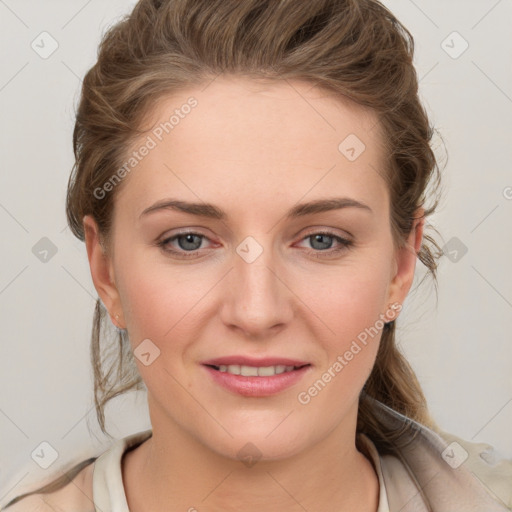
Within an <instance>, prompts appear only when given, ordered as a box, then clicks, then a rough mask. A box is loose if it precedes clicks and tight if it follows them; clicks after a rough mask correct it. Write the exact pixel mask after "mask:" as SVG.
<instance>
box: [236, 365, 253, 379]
mask: <svg viewBox="0 0 512 512" xmlns="http://www.w3.org/2000/svg"><path fill="white" fill-rule="evenodd" d="M230 368H231V367H230ZM240 375H243V376H244V377H257V376H258V367H257V366H244V365H242V366H240Z"/></svg>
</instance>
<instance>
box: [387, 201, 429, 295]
mask: <svg viewBox="0 0 512 512" xmlns="http://www.w3.org/2000/svg"><path fill="white" fill-rule="evenodd" d="M424 213H425V210H424V208H419V209H418V210H417V211H416V215H415V220H414V221H413V225H412V227H411V232H410V233H409V236H408V238H407V241H406V244H405V246H404V247H401V248H400V249H398V250H397V251H396V253H395V262H394V272H393V274H394V275H393V276H392V280H391V284H390V287H389V294H388V301H389V302H390V303H399V304H400V305H401V304H403V303H404V301H405V299H406V297H407V294H408V293H409V290H410V288H411V285H412V282H413V279H414V271H415V269H416V260H417V258H418V253H419V251H420V249H421V243H422V241H423V229H424V226H425V217H424Z"/></svg>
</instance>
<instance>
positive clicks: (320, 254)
mask: <svg viewBox="0 0 512 512" xmlns="http://www.w3.org/2000/svg"><path fill="white" fill-rule="evenodd" d="M187 235H197V236H199V237H201V238H206V239H208V237H207V236H206V235H202V234H201V233H196V232H195V231H184V232H182V233H178V234H176V235H173V236H171V237H168V238H165V239H163V240H161V241H159V242H157V245H158V246H159V247H160V248H161V249H162V250H163V251H165V252H167V253H170V254H172V255H175V256H177V257H179V258H182V259H187V258H194V257H196V258H197V257H198V256H197V252H198V251H200V249H196V250H195V251H183V250H180V251H177V250H176V249H169V248H167V247H166V246H167V244H169V243H170V242H173V241H174V240H176V239H178V238H180V237H182V236H187ZM315 235H324V236H328V237H330V238H333V239H335V240H336V241H338V243H340V244H341V246H340V247H338V248H337V249H324V250H319V249H317V250H315V249H311V250H309V251H307V252H308V253H309V254H310V255H311V256H313V257H315V258H319V259H320V258H322V259H325V258H328V257H330V256H334V255H337V254H339V253H341V252H343V251H346V250H347V249H349V248H350V247H351V246H352V245H353V242H352V241H351V240H348V239H346V238H342V237H340V236H339V235H336V234H334V233H332V232H330V231H315V232H313V233H309V234H308V235H306V236H305V237H303V238H302V239H301V241H302V240H306V239H308V238H311V237H313V236H315Z"/></svg>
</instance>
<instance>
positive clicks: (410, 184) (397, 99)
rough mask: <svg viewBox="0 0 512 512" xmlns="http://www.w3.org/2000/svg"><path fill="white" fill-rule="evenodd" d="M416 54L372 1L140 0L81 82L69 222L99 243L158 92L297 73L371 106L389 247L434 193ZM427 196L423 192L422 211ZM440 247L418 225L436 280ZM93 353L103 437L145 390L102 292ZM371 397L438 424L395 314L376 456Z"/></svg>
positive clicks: (388, 335) (362, 421)
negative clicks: (108, 408)
mask: <svg viewBox="0 0 512 512" xmlns="http://www.w3.org/2000/svg"><path fill="white" fill-rule="evenodd" d="M413 54H414V40H413V37H412V35H411V34H410V33H409V31H408V30H407V29H406V28H405V27H404V26H403V25H402V24H401V23H400V22H399V21H398V20H397V19H396V18H395V16H394V15H393V14H392V13H391V12H390V11H389V10H388V9H387V8H385V7H384V6H383V5H382V4H381V3H380V2H379V1H377V0H315V1H311V0H279V1H278V0H242V1H241V0H140V1H139V2H138V3H137V5H136V6H135V8H134V9H133V11H132V13H131V14H129V15H127V16H126V17H125V18H123V19H122V20H121V21H120V22H119V23H117V24H116V25H114V26H112V27H111V28H110V29H109V30H108V31H107V32H106V34H105V35H104V36H103V39H102V41H101V44H100V47H99V52H98V60H97V63H96V64H95V65H94V66H93V67H92V68H91V69H90V70H89V71H88V72H87V74H86V75H85V78H84V80H83V85H82V91H81V97H80V103H79V106H78V111H77V114H76V124H75V128H74V132H73V148H74V154H75V158H76V162H75V165H74V168H73V172H72V174H71V176H70V180H69V184H68V193H67V204H66V212H67V218H68V223H69V226H70V228H71V230H72V231H73V233H74V234H75V235H76V236H77V237H78V238H79V239H80V240H84V230H83V225H82V219H83V217H84V215H86V214H90V215H92V216H93V217H94V218H95V220H96V222H97V223H98V226H99V229H100V234H101V236H102V239H103V241H105V242H107V243H106V247H108V239H109V232H110V228H111V219H112V210H113V204H114V198H115V194H116V193H117V192H118V191H119V189H120V187H121V186H122V183H120V184H119V186H117V187H115V188H113V190H112V191H109V193H107V194H102V196H101V197H97V196H98V194H95V193H94V191H95V190H98V188H102V187H104V184H105V183H107V182H109V180H111V179H112V176H113V175H114V174H115V171H116V170H118V169H120V168H121V167H122V164H123V162H124V160H125V158H126V155H127V154H128V152H129V150H130V148H131V146H132V144H133V143H134V142H135V141H136V140H137V138H138V137H139V136H140V135H141V134H143V133H145V132H144V130H142V129H141V127H142V123H143V120H144V119H145V117H146V116H147V114H148V112H150V111H151V107H152V106H153V105H154V104H155V102H156V101H157V100H158V99H159V98H162V97H164V96H165V95H167V94H170V93H173V92H176V91H178V90H180V89H181V90H183V89H186V88H187V87H190V86H191V85H197V84H202V83H207V82H208V81H210V80H212V79H214V78H215V77H216V76H217V75H219V74H221V73H226V74H234V75H236V74H238V75H245V76H249V77H253V78H266V79H273V78H274V79H300V80H306V81H309V82H311V83H312V84H315V85H317V86H319V87H323V88H325V89H326V90H329V91H331V92H334V93H335V94H336V95H338V97H339V98H340V99H346V98H349V99H351V100H352V101H354V102H355V103H357V104H359V105H362V106H365V107H369V108H370V109H373V111H374V112H375V113H376V114H377V116H378V119H379V123H380V128H381V130H382V134H383V137H384V141H383V142H384V144H385V147H386V149H387V157H388V158H387V162H386V164H387V167H386V173H385V176H384V177H385V178H386V179H387V182H388V185H389V191H390V198H391V201H390V205H391V213H390V224H391V228H392V232H393V237H394V241H395V244H396V245H397V246H403V245H404V243H405V240H406V238H407V236H408V234H409V233H410V231H411V229H412V225H413V221H414V219H415V215H416V214H417V211H418V208H420V207H424V208H425V212H424V216H425V217H427V216H428V215H430V214H432V213H433V212H434V211H435V209H436V208H437V206H438V203H439V200H440V194H439V191H440V173H439V168H438V164H437V161H436V158H435V155H434V152H433V150H432V148H431V142H432V137H433V134H434V129H433V128H432V127H431V126H430V123H429V120H428V117H427V114H426V112H425V110H424V108H423V106H422V105H421V102H420V100H419V97H418V79H417V75H416V71H415V68H414V66H413ZM429 187H430V188H431V190H430V191H429V192H430V193H427V189H428V188H429ZM103 190H104V189H103ZM428 196H432V197H433V198H434V200H433V202H432V204H430V206H429V205H427V204H426V200H427V197H428ZM427 227H429V228H430V229H433V228H432V227H431V226H427ZM434 231H435V229H434ZM441 254H442V251H441V249H440V247H439V245H438V244H437V242H436V241H435V239H434V238H433V237H432V236H431V235H429V234H425V235H424V238H423V242H422V246H421V249H420V251H419V253H418V257H419V259H420V261H421V262H422V263H423V264H424V265H425V267H426V268H427V270H428V273H429V274H430V275H431V276H432V277H433V279H434V284H436V268H437V258H438V257H439V256H440V255H441ZM436 290H437V289H436ZM91 358H92V365H93V371H94V401H95V406H96V413H97V417H98V421H99V424H100V427H101V429H102V431H103V432H104V433H106V434H108V433H107V431H106V428H105V415H104V408H105V405H106V404H107V402H109V401H110V400H111V399H112V398H114V397H116V396H118V395H119V394H121V393H124V392H126V391H129V390H134V389H144V387H145V386H144V383H143V381H142V379H141V377H140V375H139V373H138V370H137V367H136V365H135V361H134V358H133V354H132V351H131V349H130V344H129V343H128V340H127V337H126V333H125V332H116V331H114V329H113V327H112V325H111V323H110V321H109V320H108V315H107V314H106V310H105V308H104V306H103V305H102V304H101V302H100V301H99V300H98V301H97V303H96V308H95V312H94V322H93V329H92V342H91ZM368 396H369V397H371V398H375V399H377V400H379V401H380V402H382V403H384V404H385V405H387V406H389V407H391V408H392V409H394V410H395V411H398V412H399V413H402V414H404V415H406V416H408V417H409V418H411V419H413V420H415V421H417V422H419V423H422V424H424V425H427V426H430V427H433V428H435V424H434V422H433V421H432V419H431V418H430V416H429V413H428V409H427V405H426V400H425V397H424V395H423V392H422V390H421V387H420V385H419V383H418V380H417V378H416V376H415V374H414V372H413V370H412V368H411V367H410V365H409V364H408V363H407V361H406V360H405V358H404V357H403V356H402V354H401V353H400V351H399V350H398V348H397V346H396V344H395V322H391V323H389V324H386V326H385V327H384V331H383V333H382V338H381V341H380V347H379V350H378V354H377V357H376V362H375V365H374V368H373V370H372V372H371V374H370V377H369V379H368V380H367V382H366V384H365V386H364V390H363V393H361V400H360V404H359V414H358V423H357V431H358V432H362V433H365V434H367V435H368V436H369V437H370V438H371V439H372V441H373V442H374V443H375V444H376V446H377V447H378V448H379V451H380V452H381V453H386V452H388V451H392V449H393V446H394V444H393V443H394V440H396V439H398V438H399V436H400V435H401V432H396V431H395V432H393V431H390V428H389V426H386V424H384V423H383V422H382V420H381V416H380V415H379V414H377V412H376V411H375V409H374V408H373V407H372V401H371V400H365V399H364V397H368ZM92 460H93V459H89V461H86V462H90V461H92ZM77 467H78V466H77ZM75 469H76V468H75ZM71 474H72V475H74V474H76V471H75V472H72V473H70V475H71ZM68 481H69V475H68V476H64V477H62V478H61V479H60V480H59V481H58V482H52V484H50V485H49V486H46V487H44V488H42V489H39V490H38V491H34V492H32V493H27V494H34V493H35V492H53V491H54V490H55V489H57V488H59V486H63V485H65V484H66V483H68ZM20 498H21V497H18V498H16V499H15V500H12V501H11V502H10V503H9V504H8V505H11V504H13V503H15V502H16V501H18V500H19V499H20Z"/></svg>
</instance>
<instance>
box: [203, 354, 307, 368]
mask: <svg viewBox="0 0 512 512" xmlns="http://www.w3.org/2000/svg"><path fill="white" fill-rule="evenodd" d="M203 364H206V365H211V366H221V365H222V366H229V365H233V364H238V365H240V366H259V367H265V366H277V365H283V366H305V365H308V364H310V363H308V362H307V361H300V360H298V359H290V358H287V357H262V358H255V357H247V356H225V357H216V358H215V359H209V360H208V361H203Z"/></svg>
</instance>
